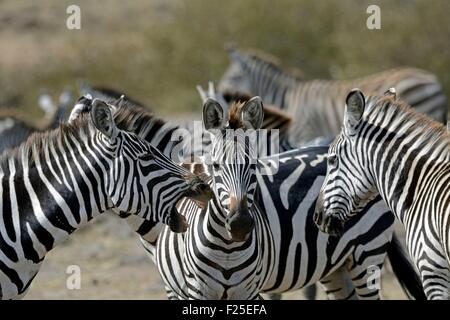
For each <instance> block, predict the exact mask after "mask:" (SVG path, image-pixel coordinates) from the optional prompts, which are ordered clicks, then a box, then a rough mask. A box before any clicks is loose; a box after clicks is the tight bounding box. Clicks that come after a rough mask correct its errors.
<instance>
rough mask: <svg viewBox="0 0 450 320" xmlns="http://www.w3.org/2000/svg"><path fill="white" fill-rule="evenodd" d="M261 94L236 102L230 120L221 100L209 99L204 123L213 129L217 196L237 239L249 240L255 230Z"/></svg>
mask: <svg viewBox="0 0 450 320" xmlns="http://www.w3.org/2000/svg"><path fill="white" fill-rule="evenodd" d="M263 115H264V113H263V105H262V101H261V99H260V98H259V97H254V98H252V99H250V100H249V101H247V102H246V103H244V104H233V105H232V106H231V108H230V117H229V121H228V123H225V121H224V114H223V109H222V107H221V106H220V104H219V103H218V102H217V101H215V100H213V99H207V100H206V101H205V103H204V106H203V124H204V126H205V128H206V129H207V130H209V132H211V154H210V156H211V161H210V165H209V171H210V175H211V176H212V178H213V179H212V180H213V190H214V193H215V195H216V200H217V201H218V202H219V203H220V206H221V208H222V209H223V212H224V213H225V214H226V217H225V228H226V230H227V232H228V235H229V236H230V238H231V239H232V240H233V241H245V240H246V239H248V238H249V236H250V234H251V233H252V231H253V229H254V226H255V222H254V217H253V216H252V214H251V212H252V207H253V198H254V193H255V190H256V164H257V161H256V160H257V159H256V150H257V149H256V146H255V143H256V133H257V132H256V130H257V129H259V128H260V127H261V124H262V121H263Z"/></svg>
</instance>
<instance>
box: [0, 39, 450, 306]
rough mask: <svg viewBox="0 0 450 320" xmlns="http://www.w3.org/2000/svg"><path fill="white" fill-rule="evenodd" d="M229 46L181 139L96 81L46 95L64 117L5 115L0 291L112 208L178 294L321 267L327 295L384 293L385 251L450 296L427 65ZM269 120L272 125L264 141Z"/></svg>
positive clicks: (22, 288) (447, 166)
mask: <svg viewBox="0 0 450 320" xmlns="http://www.w3.org/2000/svg"><path fill="white" fill-rule="evenodd" d="M229 53H230V59H231V64H230V67H229V69H228V70H227V71H226V72H225V74H224V76H223V78H222V79H221V81H220V83H219V86H218V91H216V90H215V89H214V88H213V86H210V88H209V90H207V91H203V89H201V88H198V90H199V92H200V95H201V98H202V100H203V112H202V128H203V129H202V130H201V132H200V133H199V134H200V145H198V144H196V145H194V147H193V148H187V149H185V147H186V146H187V145H189V146H191V145H192V140H191V139H195V138H196V137H195V136H193V137H191V138H189V139H182V140H181V141H180V140H178V139H174V137H175V136H177V133H178V132H179V130H181V129H183V130H185V131H188V132H191V131H193V128H192V125H191V124H189V123H182V124H176V123H174V122H170V121H165V120H163V119H161V118H158V117H157V116H155V114H154V113H153V112H152V111H150V109H148V108H145V106H144V105H143V104H142V103H139V102H137V100H135V99H132V98H130V97H128V96H126V95H125V96H124V95H123V92H117V91H114V90H111V89H105V88H92V87H90V86H88V85H86V84H83V86H82V88H81V90H80V91H81V98H79V99H78V100H77V101H76V102H75V103H72V104H74V106H73V108H72V110H71V112H70V115H69V116H67V115H66V116H65V117H61V116H60V115H59V114H61V113H63V112H64V111H65V110H67V109H68V108H69V105H70V103H71V102H68V100H69V99H60V100H61V102H60V106H59V107H56V106H54V105H55V104H54V103H53V104H50V105H52V107H51V108H50V107H48V105H49V99H48V97H45V96H43V97H42V99H41V102H42V101H44V102H45V101H47V104H45V103H41V106H43V108H44V109H46V110H49V109H50V110H53V111H52V114H53V116H52V117H49V119H50V118H51V119H52V120H54V121H57V122H61V123H60V124H58V125H57V126H55V125H54V121H50V122H49V124H47V125H46V126H45V127H44V126H43V127H40V128H34V129H32V128H30V127H27V126H26V125H24V124H23V123H22V122H21V121H19V120H18V119H16V118H14V117H11V116H9V115H8V116H2V118H1V119H0V126H1V127H2V128H0V136H1V140H2V141H3V140H8V141H14V143H11V144H10V145H8V146H5V147H3V149H2V152H3V155H2V156H1V158H0V194H1V195H2V198H1V200H0V297H1V298H2V299H15V298H21V297H22V296H23V295H25V293H26V292H27V290H28V288H29V285H30V284H31V282H32V280H33V278H34V277H35V276H36V274H37V273H38V271H39V268H40V266H41V264H42V262H43V259H44V257H45V255H46V253H47V252H48V251H49V250H51V249H52V248H53V247H54V246H56V245H57V244H58V243H60V242H61V241H62V240H64V239H65V238H67V237H68V236H69V235H70V234H71V233H72V232H73V231H75V230H77V229H78V228H80V227H82V226H84V225H85V224H86V223H87V222H88V221H90V220H92V219H93V218H94V217H97V216H98V215H100V214H102V213H105V212H113V213H116V214H118V216H119V217H120V218H122V219H124V220H125V222H126V223H128V225H129V226H130V227H131V228H132V229H133V230H134V231H135V232H136V233H137V234H138V235H139V236H140V239H141V242H142V245H143V248H144V249H145V250H146V252H147V253H148V254H149V256H150V258H151V260H152V261H153V262H154V263H155V264H156V266H157V269H158V271H159V273H160V275H161V278H162V280H163V282H164V285H165V289H166V292H167V295H168V298H169V299H261V298H262V295H261V294H276V295H278V294H282V293H285V292H289V291H295V290H299V289H301V288H307V287H309V288H311V286H313V285H315V284H316V283H320V284H321V286H322V287H323V288H324V289H325V292H326V294H327V297H328V298H329V299H379V298H380V286H379V285H374V284H373V276H374V274H373V270H379V269H381V268H382V266H383V265H384V263H385V260H386V257H389V260H390V263H391V265H392V269H393V271H394V273H395V275H396V276H397V278H398V280H399V282H400V283H401V285H402V287H403V288H404V290H405V292H406V293H407V294H408V295H409V296H410V297H413V298H415V299H425V298H429V299H445V298H446V299H448V298H450V237H449V232H450V215H449V213H450V212H449V209H448V208H447V204H448V197H447V194H448V192H447V185H448V183H447V181H448V179H450V161H449V160H450V159H449V155H450V154H449V151H450V148H449V147H450V146H449V143H450V136H449V134H448V132H447V130H446V128H445V126H443V124H442V123H444V122H445V121H446V118H447V100H446V97H445V95H444V93H443V90H442V88H441V86H440V84H439V82H438V81H437V79H436V78H435V76H434V75H432V74H430V73H428V72H426V71H423V70H418V69H412V68H403V69H394V70H389V71H385V72H383V73H379V74H375V75H373V76H369V77H366V78H361V79H355V80H352V81H331V80H312V81H311V80H305V79H301V78H299V77H297V76H294V75H292V74H289V73H286V72H284V71H283V70H282V69H281V67H280V66H279V64H278V63H276V62H273V61H272V60H273V59H265V58H264V57H262V56H261V55H260V54H257V53H255V52H254V51H251V52H243V51H239V50H237V49H235V48H233V49H231V50H230V52H229ZM354 87H359V88H360V89H352V88H354ZM390 88H395V89H390ZM363 92H364V93H363ZM364 94H366V95H367V98H366V97H365V95H364ZM65 97H68V95H66V96H65ZM346 97H347V98H346ZM45 106H47V108H46V107H45ZM409 106H412V107H414V108H415V109H416V110H413V109H411V108H410V107H409ZM419 112H421V113H424V114H426V116H425V115H422V114H420V113H419ZM57 114H58V116H57ZM427 116H428V117H427ZM433 119H434V120H433ZM439 122H441V123H439ZM50 123H52V124H50ZM6 124H7V125H6ZM341 128H342V129H341ZM25 129H26V130H25ZM263 129H265V130H269V131H271V130H273V129H277V130H278V133H279V134H278V135H275V136H273V137H269V139H268V140H267V141H264V142H262V143H261V141H259V140H258V138H257V137H258V133H259V132H261V131H262V130H263ZM230 133H232V134H230ZM273 138H276V139H275V140H277V139H278V140H279V144H278V145H277V146H276V148H273V141H274V140H273ZM186 140H187V141H186ZM278 140H277V141H278ZM255 141H258V143H256V144H255ZM330 141H333V142H332V143H331V144H330V145H329V143H330ZM180 146H181V147H180ZM180 150H181V151H182V152H181V155H180ZM185 150H188V151H187V152H186V151H185ZM202 150H208V151H207V152H199V151H202ZM261 150H263V151H265V154H264V153H262V152H261ZM261 154H262V155H263V156H261ZM174 155H176V156H174ZM395 217H397V218H398V220H399V221H401V222H402V223H403V224H404V226H405V228H406V243H407V249H408V252H409V255H408V254H406V253H405V252H404V251H403V249H402V245H401V243H400V241H398V239H397V236H396V234H395V233H394V222H395ZM378 280H379V279H378Z"/></svg>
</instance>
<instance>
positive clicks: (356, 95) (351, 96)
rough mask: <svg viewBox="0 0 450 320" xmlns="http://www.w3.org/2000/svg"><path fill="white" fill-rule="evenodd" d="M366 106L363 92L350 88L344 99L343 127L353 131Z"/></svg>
mask: <svg viewBox="0 0 450 320" xmlns="http://www.w3.org/2000/svg"><path fill="white" fill-rule="evenodd" d="M365 106H366V99H365V97H364V94H363V93H362V92H361V90H359V89H352V90H351V91H350V92H349V93H348V95H347V99H345V117H344V121H345V127H346V128H347V129H349V130H350V132H352V131H354V130H355V128H356V126H357V125H358V124H359V122H360V121H361V118H362V116H363V113H364V108H365Z"/></svg>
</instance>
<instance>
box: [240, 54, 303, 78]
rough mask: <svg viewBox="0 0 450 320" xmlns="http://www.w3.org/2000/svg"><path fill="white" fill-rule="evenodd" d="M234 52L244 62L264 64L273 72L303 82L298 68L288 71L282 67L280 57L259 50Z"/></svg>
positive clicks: (291, 68)
mask: <svg viewBox="0 0 450 320" xmlns="http://www.w3.org/2000/svg"><path fill="white" fill-rule="evenodd" d="M233 50H234V52H235V53H236V54H237V55H238V56H240V57H241V58H244V60H247V61H251V62H255V63H258V64H264V65H266V66H267V67H269V68H270V69H272V70H275V71H277V72H280V73H282V74H285V75H288V76H290V77H292V78H295V79H298V80H302V79H303V78H304V75H303V72H302V71H301V70H300V69H298V68H296V67H289V68H287V69H285V68H283V67H282V66H281V61H280V59H279V58H278V57H276V56H274V55H272V54H269V53H267V52H263V51H260V50H258V49H254V48H250V49H246V50H242V51H241V50H237V49H233ZM232 52H233V51H232Z"/></svg>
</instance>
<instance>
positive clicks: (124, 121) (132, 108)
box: [112, 101, 178, 135]
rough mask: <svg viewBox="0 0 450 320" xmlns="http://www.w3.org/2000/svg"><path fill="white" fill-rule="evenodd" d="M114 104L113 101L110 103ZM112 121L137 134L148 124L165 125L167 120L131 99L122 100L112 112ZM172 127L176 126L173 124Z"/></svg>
mask: <svg viewBox="0 0 450 320" xmlns="http://www.w3.org/2000/svg"><path fill="white" fill-rule="evenodd" d="M112 104H113V105H114V103H112ZM114 121H115V123H116V125H117V127H118V128H119V129H121V130H126V131H132V132H135V133H136V134H137V135H140V134H141V133H143V130H145V128H147V127H148V126H152V127H153V126H156V127H158V128H159V127H162V126H166V125H167V121H165V120H163V119H162V118H159V117H157V116H155V114H154V113H153V112H152V111H150V110H149V109H147V108H144V107H142V106H140V105H136V104H134V103H132V102H131V101H122V102H121V103H120V104H119V105H118V108H117V109H116V111H115V112H114ZM172 127H173V128H172V129H177V128H178V126H176V125H173V126H172Z"/></svg>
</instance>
